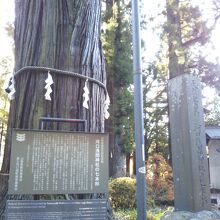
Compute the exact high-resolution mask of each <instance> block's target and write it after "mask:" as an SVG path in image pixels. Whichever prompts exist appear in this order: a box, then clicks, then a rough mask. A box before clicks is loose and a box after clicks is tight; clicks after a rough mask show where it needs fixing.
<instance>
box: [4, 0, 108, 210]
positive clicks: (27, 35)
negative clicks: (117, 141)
mask: <svg viewBox="0 0 220 220" xmlns="http://www.w3.org/2000/svg"><path fill="white" fill-rule="evenodd" d="M15 11H16V19H15V36H14V37H15V71H18V70H19V69H21V68H22V67H25V66H44V67H51V68H57V69H61V70H66V71H73V72H77V73H79V74H82V75H84V76H88V77H92V78H94V79H96V80H99V81H100V82H102V83H104V84H105V83H106V74H105V62H104V58H103V54H102V47H101V43H100V11H101V3H100V0H92V1H91V0H62V1H60V0H38V1H35V0H17V1H16V2H15ZM51 75H52V77H53V81H54V84H53V85H52V89H53V92H52V95H51V98H52V101H46V100H45V99H44V94H45V92H46V91H45V89H44V86H45V82H44V81H45V80H46V78H47V74H46V72H45V71H38V70H35V71H33V70H30V71H23V72H22V73H20V74H19V75H17V76H16V77H15V81H16V94H15V100H13V101H12V102H11V107H10V113H9V123H8V134H7V140H6V148H5V153H4V161H3V167H2V172H4V173H9V163H10V151H11V134H12V129H13V128H22V129H38V126H39V118H40V117H56V118H58V117H61V118H77V119H86V120H87V130H88V131H90V132H103V131H104V111H103V109H104V101H105V93H104V89H103V88H101V87H100V86H99V85H97V84H95V83H90V82H88V87H89V91H90V100H89V109H88V110H87V109H85V108H83V106H82V103H83V96H82V95H83V87H84V84H85V80H84V79H79V78H77V77H73V76H66V75H62V74H55V73H53V71H51ZM49 128H50V129H57V130H70V129H72V130H77V129H78V128H79V127H78V126H77V127H67V126H62V125H57V126H55V125H49ZM0 178H1V177H0ZM0 185H1V189H0V190H1V191H0V201H1V202H2V203H1V210H3V208H4V204H5V195H6V193H7V180H5V179H4V180H3V179H2V178H1V180H0Z"/></svg>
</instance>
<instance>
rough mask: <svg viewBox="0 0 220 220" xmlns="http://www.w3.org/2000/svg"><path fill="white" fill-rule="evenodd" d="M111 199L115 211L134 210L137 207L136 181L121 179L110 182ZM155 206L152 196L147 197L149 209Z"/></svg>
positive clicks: (126, 178) (127, 178) (128, 178)
mask: <svg viewBox="0 0 220 220" xmlns="http://www.w3.org/2000/svg"><path fill="white" fill-rule="evenodd" d="M109 197H110V201H111V205H112V207H113V209H132V208H135V207H136V179H134V178H130V177H120V178H116V179H112V180H110V182H109ZM154 206H155V203H154V200H153V199H152V197H151V195H150V194H148V195H147V208H152V207H154Z"/></svg>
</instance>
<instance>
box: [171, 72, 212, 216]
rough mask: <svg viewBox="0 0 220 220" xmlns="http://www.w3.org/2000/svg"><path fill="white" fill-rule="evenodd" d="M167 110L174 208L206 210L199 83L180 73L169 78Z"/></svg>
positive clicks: (208, 208)
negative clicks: (168, 115)
mask: <svg viewBox="0 0 220 220" xmlns="http://www.w3.org/2000/svg"><path fill="white" fill-rule="evenodd" d="M168 97H169V114H170V134H171V146H172V161H173V175H174V176H173V178H174V188H175V190H174V191H175V208H176V210H184V211H192V212H197V211H200V210H210V206H211V205H210V187H209V175H208V160H207V155H206V149H205V146H206V142H205V125H204V120H203V108H202V102H201V100H202V98H201V86H200V82H199V80H198V78H197V77H195V76H193V75H190V74H184V75H180V76H177V77H175V78H173V79H171V80H170V81H169V84H168Z"/></svg>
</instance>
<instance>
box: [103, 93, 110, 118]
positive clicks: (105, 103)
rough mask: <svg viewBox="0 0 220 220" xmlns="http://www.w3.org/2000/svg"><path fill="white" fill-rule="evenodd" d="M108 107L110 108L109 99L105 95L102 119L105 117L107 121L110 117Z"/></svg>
mask: <svg viewBox="0 0 220 220" xmlns="http://www.w3.org/2000/svg"><path fill="white" fill-rule="evenodd" d="M109 106H110V98H109V95H108V93H107V94H106V99H105V102H104V117H105V119H108V118H109V116H110V114H109V112H108V109H109Z"/></svg>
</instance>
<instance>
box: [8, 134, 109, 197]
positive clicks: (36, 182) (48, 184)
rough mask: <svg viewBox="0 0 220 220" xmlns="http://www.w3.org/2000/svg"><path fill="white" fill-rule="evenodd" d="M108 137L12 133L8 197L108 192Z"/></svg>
mask: <svg viewBox="0 0 220 220" xmlns="http://www.w3.org/2000/svg"><path fill="white" fill-rule="evenodd" d="M108 163H109V162H108V134H106V133H80V132H75V133H73V132H58V131H39V130H38V131H35V130H14V131H13V134H12V151H11V162H10V176H9V194H75V193H76V194H77V193H106V192H108V178H109V175H108V170H109V168H108Z"/></svg>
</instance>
